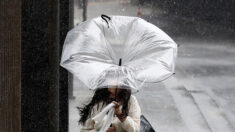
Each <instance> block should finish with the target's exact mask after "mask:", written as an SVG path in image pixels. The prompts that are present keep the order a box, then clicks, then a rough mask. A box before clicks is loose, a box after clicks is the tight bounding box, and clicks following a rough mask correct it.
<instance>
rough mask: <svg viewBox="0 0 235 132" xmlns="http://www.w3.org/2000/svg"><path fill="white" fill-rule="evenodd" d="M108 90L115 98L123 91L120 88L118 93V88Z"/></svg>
mask: <svg viewBox="0 0 235 132" xmlns="http://www.w3.org/2000/svg"><path fill="white" fill-rule="evenodd" d="M108 90H109V92H110V93H111V96H115V92H117V93H116V94H117V95H118V94H119V93H120V91H121V89H120V88H117V91H116V87H110V88H108Z"/></svg>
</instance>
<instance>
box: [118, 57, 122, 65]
mask: <svg viewBox="0 0 235 132" xmlns="http://www.w3.org/2000/svg"><path fill="white" fill-rule="evenodd" d="M121 65H122V58H120V59H119V66H121Z"/></svg>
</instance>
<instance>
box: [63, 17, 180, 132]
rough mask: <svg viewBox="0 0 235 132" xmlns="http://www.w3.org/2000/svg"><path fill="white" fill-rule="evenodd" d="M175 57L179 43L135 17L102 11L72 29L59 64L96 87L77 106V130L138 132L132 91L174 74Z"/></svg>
mask: <svg viewBox="0 0 235 132" xmlns="http://www.w3.org/2000/svg"><path fill="white" fill-rule="evenodd" d="M176 55H177V44H176V43H175V42H174V41H173V40H172V39H171V38H170V37H169V36H168V35H167V34H166V33H165V32H163V31H162V30H161V29H159V28H158V27H156V26H155V25H153V24H151V23H149V22H147V21H145V20H144V19H142V18H138V17H129V16H111V17H109V16H106V15H101V17H97V18H93V19H90V20H87V21H85V22H82V23H81V24H80V25H78V26H77V27H75V28H73V29H72V30H70V31H69V32H68V34H67V36H66V39H65V42H64V46H63V51H62V57H61V62H60V65H61V66H62V67H64V68H65V69H67V70H68V71H69V72H71V73H73V74H74V75H75V76H77V77H78V78H79V79H80V80H81V81H82V82H83V83H84V84H85V85H86V86H87V88H89V89H92V90H94V91H95V93H94V95H93V98H92V100H91V102H90V103H88V104H87V105H85V106H84V107H83V108H80V107H79V110H80V115H81V119H80V123H82V124H83V128H82V129H81V131H84V132H86V131H88V132H89V131H91V132H95V131H99V132H113V131H114V132H125V131H127V132H139V131H142V128H141V127H140V123H141V121H140V119H141V118H140V117H141V116H140V115H141V110H140V107H139V104H138V101H137V100H136V98H135V96H134V95H132V94H134V93H136V92H138V91H139V90H141V88H142V86H143V85H144V84H145V83H157V82H161V81H163V80H165V79H167V78H169V77H170V76H171V75H173V73H174V70H175V59H176Z"/></svg>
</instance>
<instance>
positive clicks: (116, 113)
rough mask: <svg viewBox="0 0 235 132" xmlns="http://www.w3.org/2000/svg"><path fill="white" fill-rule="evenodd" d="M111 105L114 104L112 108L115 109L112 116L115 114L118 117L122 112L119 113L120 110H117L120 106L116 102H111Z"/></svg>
mask: <svg viewBox="0 0 235 132" xmlns="http://www.w3.org/2000/svg"><path fill="white" fill-rule="evenodd" d="M113 103H114V108H115V112H114V114H115V115H120V114H122V111H121V109H120V108H119V106H120V104H119V103H118V102H116V101H113Z"/></svg>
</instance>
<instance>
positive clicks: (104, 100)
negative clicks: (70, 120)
mask: <svg viewBox="0 0 235 132" xmlns="http://www.w3.org/2000/svg"><path fill="white" fill-rule="evenodd" d="M117 89H118V90H117V93H116V94H117V101H112V102H113V104H115V105H114V106H113V107H114V108H115V112H114V113H115V117H114V119H113V121H112V124H111V126H110V127H109V128H108V130H107V131H106V132H125V131H127V132H139V130H140V115H141V110H140V106H139V104H138V102H137V100H136V98H135V96H133V95H131V92H130V91H129V90H127V89H122V88H117ZM114 94H115V90H114V88H108V89H107V88H105V89H97V90H96V92H95V94H94V96H93V98H92V100H91V102H90V103H89V104H87V105H86V106H85V107H84V108H82V109H80V113H81V114H80V115H81V118H80V121H79V122H80V123H82V124H83V126H82V128H81V130H80V132H95V131H96V130H97V131H98V130H100V129H101V127H102V125H103V124H102V123H104V122H105V120H104V121H102V122H99V123H97V124H95V121H94V120H92V117H94V116H95V115H97V114H98V113H99V112H100V111H101V109H102V108H103V107H104V105H108V104H109V103H110V101H111V100H110V98H114ZM91 108H92V110H91Z"/></svg>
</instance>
